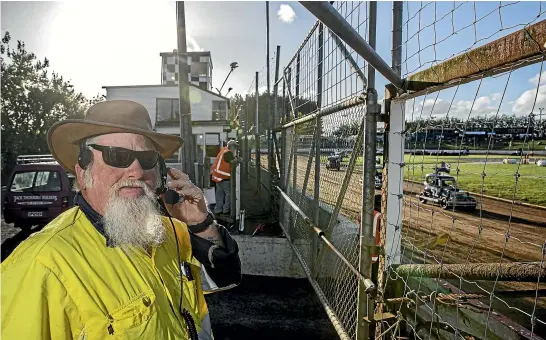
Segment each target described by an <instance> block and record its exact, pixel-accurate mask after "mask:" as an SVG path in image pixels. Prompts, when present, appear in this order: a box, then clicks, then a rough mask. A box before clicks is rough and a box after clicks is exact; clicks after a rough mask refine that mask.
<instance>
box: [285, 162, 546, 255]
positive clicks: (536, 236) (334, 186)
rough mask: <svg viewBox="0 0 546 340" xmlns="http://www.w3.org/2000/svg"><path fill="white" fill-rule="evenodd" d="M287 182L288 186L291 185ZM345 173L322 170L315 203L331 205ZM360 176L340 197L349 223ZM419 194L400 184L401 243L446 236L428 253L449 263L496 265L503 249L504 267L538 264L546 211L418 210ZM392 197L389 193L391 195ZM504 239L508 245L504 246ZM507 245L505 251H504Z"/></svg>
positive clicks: (489, 206)
mask: <svg viewBox="0 0 546 340" xmlns="http://www.w3.org/2000/svg"><path fill="white" fill-rule="evenodd" d="M307 159H308V158H307V157H306V156H298V160H297V168H298V171H297V173H296V175H297V186H298V187H302V186H303V183H304V179H305V178H306V177H308V182H309V183H308V185H307V192H308V193H309V194H311V195H312V194H313V191H314V190H313V185H314V178H315V174H314V164H312V166H311V171H310V173H309V175H308V176H307V175H306V169H307ZM292 176H293V174H291V178H290V180H291V181H292ZM344 176H345V171H344V169H343V168H342V170H341V171H335V170H334V171H331V170H327V169H326V167H325V166H324V165H321V170H320V199H321V200H322V201H324V202H325V203H328V204H331V205H335V202H336V200H337V197H338V196H339V194H340V188H341V184H342V183H343V178H344ZM360 177H361V174H360V173H353V175H352V176H351V180H350V182H349V187H348V189H347V192H346V194H345V199H344V201H343V205H342V209H341V213H342V214H344V215H345V216H347V217H349V218H350V219H352V220H356V218H357V217H358V215H359V214H360V207H361V203H362V184H361V183H360V181H359V179H360ZM421 189H422V185H420V184H416V183H409V182H405V183H404V193H405V198H404V208H403V223H404V227H405V228H403V230H404V236H405V239H406V240H407V241H409V242H411V243H414V244H422V243H423V242H425V241H427V240H430V239H431V237H432V236H437V235H441V234H443V233H447V234H448V235H449V241H448V242H447V244H446V249H445V252H444V246H436V247H435V248H433V249H429V251H428V252H429V253H431V254H433V255H434V256H436V257H437V259H438V260H440V259H443V260H444V262H448V263H467V262H498V261H499V260H500V257H501V254H502V253H503V249H504V248H505V249H504V256H503V259H504V261H520V262H521V261H540V260H541V258H542V245H543V244H544V242H545V241H546V210H544V209H537V208H532V207H527V206H521V205H512V204H510V203H508V202H504V201H497V200H494V199H489V198H484V199H483V200H482V199H480V198H479V197H476V199H477V200H478V202H481V209H480V208H479V207H478V209H476V211H475V212H473V213H470V212H467V211H457V210H455V211H452V210H443V209H441V208H440V207H439V206H437V205H431V204H422V203H420V202H419V200H418V199H417V198H416V197H415V195H416V194H417V193H418V192H419V191H420V190H421ZM391 191H392V190H391ZM507 236H508V242H505V241H506V239H507ZM505 243H506V247H505Z"/></svg>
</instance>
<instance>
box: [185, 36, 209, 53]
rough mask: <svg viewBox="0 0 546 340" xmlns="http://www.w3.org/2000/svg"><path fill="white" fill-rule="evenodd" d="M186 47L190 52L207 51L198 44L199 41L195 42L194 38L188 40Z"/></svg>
mask: <svg viewBox="0 0 546 340" xmlns="http://www.w3.org/2000/svg"><path fill="white" fill-rule="evenodd" d="M186 45H187V48H188V52H200V51H204V50H205V49H204V48H202V47H201V46H199V44H198V43H197V41H195V39H194V38H193V37H190V36H188V37H187V38H186Z"/></svg>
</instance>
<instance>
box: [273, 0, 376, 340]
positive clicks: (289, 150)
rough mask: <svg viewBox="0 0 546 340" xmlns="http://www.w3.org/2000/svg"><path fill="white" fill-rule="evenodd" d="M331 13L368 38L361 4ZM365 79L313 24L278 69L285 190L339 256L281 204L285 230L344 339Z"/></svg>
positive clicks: (356, 63)
mask: <svg viewBox="0 0 546 340" xmlns="http://www.w3.org/2000/svg"><path fill="white" fill-rule="evenodd" d="M334 6H336V8H337V9H338V11H339V13H341V14H342V15H343V16H344V17H345V18H346V19H347V20H348V21H351V22H353V23H354V25H355V27H358V30H359V32H362V34H367V33H366V32H367V29H368V27H367V16H368V10H367V5H366V4H362V3H340V4H337V3H336V4H334ZM355 70H356V72H355ZM366 71H367V68H366V64H365V63H364V60H363V59H362V58H361V57H360V56H358V55H357V54H356V53H354V52H351V51H349V50H348V49H347V48H346V46H345V45H344V43H343V42H342V40H341V39H340V38H338V37H337V36H336V35H335V34H333V33H332V32H331V31H330V30H328V29H327V28H325V27H324V25H322V24H320V23H318V22H317V23H316V24H315V25H314V26H313V27H312V29H311V30H310V32H309V33H308V35H307V36H306V38H305V39H304V41H303V43H302V44H301V45H300V47H299V49H298V50H297V51H296V53H295V54H294V55H293V57H292V58H291V60H290V62H289V63H288V64H287V65H286V66H285V67H284V70H283V78H284V79H283V82H282V87H281V91H282V93H283V94H284V95H283V101H282V102H283V105H281V106H280V108H279V115H280V117H281V118H282V124H284V127H283V129H282V130H281V131H282V133H283V140H282V145H283V146H284V147H283V149H282V158H283V160H284V162H283V169H282V170H281V173H282V174H283V177H282V178H281V183H283V184H284V187H283V189H284V190H285V191H286V193H287V195H288V196H289V197H290V199H291V200H292V201H294V203H296V204H297V206H298V207H299V208H300V209H302V210H303V212H304V213H305V214H306V215H307V216H308V217H310V219H311V220H312V221H313V222H312V223H313V224H314V225H316V226H318V227H319V228H320V229H322V230H323V231H324V236H325V237H326V238H327V239H328V240H329V242H330V245H331V247H333V248H335V249H336V250H337V252H334V251H333V250H332V248H331V247H330V246H329V245H327V244H325V243H322V242H321V240H320V237H317V234H316V233H313V231H312V227H311V226H310V224H309V223H303V222H305V221H304V218H302V216H301V215H300V214H299V213H298V212H297V211H295V209H293V208H291V207H290V206H288V205H286V204H284V206H285V210H284V212H285V213H286V214H285V217H284V224H285V229H286V231H287V233H288V235H289V237H291V238H292V240H293V241H294V242H295V244H296V247H297V248H298V250H299V251H300V252H301V253H304V254H308V255H307V256H305V258H306V263H305V264H304V267H306V268H307V269H308V270H309V272H311V273H312V276H311V277H310V279H311V280H312V282H315V283H316V288H315V289H318V290H320V293H319V296H323V297H324V299H325V301H324V303H325V304H326V305H327V306H328V309H327V310H329V311H331V315H333V316H334V317H333V318H332V321H333V322H334V325H336V329H338V333H339V334H340V336H341V337H342V338H345V337H346V338H355V336H356V329H357V322H356V320H357V307H358V299H357V297H358V282H359V279H362V277H359V276H358V275H355V273H354V271H353V270H354V268H358V266H359V237H358V223H359V219H360V218H359V217H360V213H361V209H362V181H361V178H362V164H363V160H362V143H363V142H362V134H363V131H362V129H363V124H362V122H363V121H362V118H363V116H364V112H365V106H364V103H365V102H364V93H365V90H366V87H365V84H366V78H365V76H364V73H365V72H366ZM359 132H360V136H358V135H359ZM283 179H284V182H283ZM288 216H289V217H288ZM351 267H352V268H351Z"/></svg>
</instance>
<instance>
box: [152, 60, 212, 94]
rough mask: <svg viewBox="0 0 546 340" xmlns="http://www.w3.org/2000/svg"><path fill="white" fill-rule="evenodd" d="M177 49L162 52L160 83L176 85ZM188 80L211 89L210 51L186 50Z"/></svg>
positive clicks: (205, 88) (203, 87)
mask: <svg viewBox="0 0 546 340" xmlns="http://www.w3.org/2000/svg"><path fill="white" fill-rule="evenodd" d="M177 53H178V52H177V50H173V51H172V52H162V53H160V54H159V55H160V56H161V84H162V85H178V58H177ZM188 81H189V82H190V83H191V84H194V85H197V86H199V87H200V88H202V89H204V90H212V58H211V56H210V52H208V51H206V52H188Z"/></svg>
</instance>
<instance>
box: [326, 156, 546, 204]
mask: <svg viewBox="0 0 546 340" xmlns="http://www.w3.org/2000/svg"><path fill="white" fill-rule="evenodd" d="M506 157H508V158H516V159H519V157H518V156H503V155H489V156H488V157H487V162H488V163H487V165H486V167H485V174H486V176H485V178H484V180H483V186H484V194H485V195H489V196H493V197H500V198H505V199H509V200H511V199H513V194H514V188H515V173H516V170H518V165H517V164H501V163H499V162H500V161H501V160H502V159H503V158H506ZM541 158H542V157H541ZM320 159H321V162H323V163H326V161H327V160H328V156H321V157H320ZM441 161H445V162H447V163H450V164H451V175H452V176H453V177H455V178H456V179H457V180H458V183H459V187H460V188H461V189H464V190H468V191H472V192H476V193H481V190H482V173H483V172H484V161H485V155H467V156H460V158H459V156H439V157H438V156H424V155H415V156H413V155H404V163H405V164H406V168H405V170H404V177H405V179H411V180H414V181H418V182H423V181H424V178H425V175H426V174H427V173H431V172H432V171H433V170H432V168H433V165H434V164H437V163H440V162H441ZM490 162H494V163H490ZM341 164H342V165H345V166H346V165H347V164H349V157H345V158H344V159H343V161H342V163H341ZM362 165H363V157H362V156H359V157H358V158H357V161H356V166H362ZM457 165H458V167H459V169H460V171H459V175H458V177H457ZM519 174H520V177H519V180H518V185H517V190H516V196H515V199H516V200H517V201H522V202H526V203H530V204H537V205H543V206H546V167H539V166H536V165H535V164H525V165H520V166H519Z"/></svg>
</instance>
